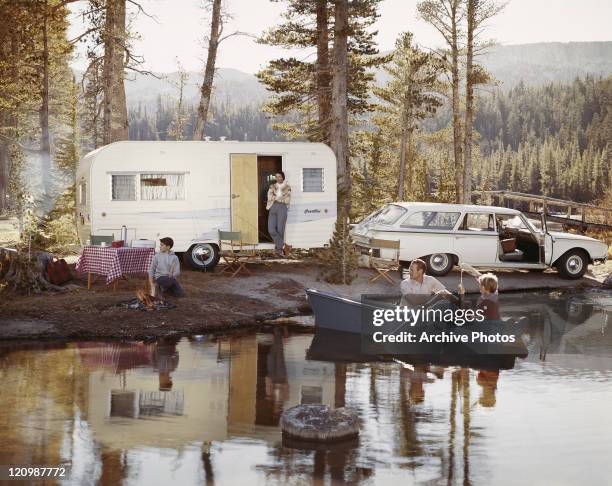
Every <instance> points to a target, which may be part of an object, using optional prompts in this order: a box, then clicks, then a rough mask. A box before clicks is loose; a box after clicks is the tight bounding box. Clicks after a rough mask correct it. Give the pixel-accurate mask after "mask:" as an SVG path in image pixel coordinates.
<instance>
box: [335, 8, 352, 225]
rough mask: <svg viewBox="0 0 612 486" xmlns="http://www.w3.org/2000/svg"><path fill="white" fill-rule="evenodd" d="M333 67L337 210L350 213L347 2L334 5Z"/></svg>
mask: <svg viewBox="0 0 612 486" xmlns="http://www.w3.org/2000/svg"><path fill="white" fill-rule="evenodd" d="M334 5H335V8H334V17H335V21H334V49H333V57H334V65H333V70H332V96H331V99H332V124H331V127H330V128H331V130H330V146H331V148H332V150H333V151H334V154H335V155H336V164H337V176H338V209H341V208H344V209H345V211H346V212H347V214H348V212H349V210H350V205H351V202H350V192H351V174H350V169H349V154H348V108H347V102H348V99H347V98H348V96H347V82H348V80H347V78H348V0H335V2H334Z"/></svg>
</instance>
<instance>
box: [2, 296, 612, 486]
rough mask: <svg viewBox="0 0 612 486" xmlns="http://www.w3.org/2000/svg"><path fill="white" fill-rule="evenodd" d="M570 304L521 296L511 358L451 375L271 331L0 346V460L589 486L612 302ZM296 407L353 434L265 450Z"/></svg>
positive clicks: (102, 475) (604, 424)
mask: <svg viewBox="0 0 612 486" xmlns="http://www.w3.org/2000/svg"><path fill="white" fill-rule="evenodd" d="M579 297H580V299H578V300H575V301H574V302H573V303H572V304H571V305H570V306H568V305H566V304H564V305H563V306H562V305H561V304H560V303H559V302H558V301H556V300H554V296H553V297H549V298H548V299H549V300H551V302H546V303H545V305H542V302H543V301H542V299H540V300H539V301H536V302H535V303H533V306H532V303H531V302H526V301H524V302H523V303H522V305H523V309H517V312H518V311H520V310H522V311H523V312H525V311H533V312H536V311H537V312H540V315H539V317H538V318H537V319H536V318H533V319H532V321H531V326H530V329H529V336H528V337H529V356H527V357H526V358H525V359H522V358H515V357H510V358H504V361H503V362H495V363H492V362H490V361H483V362H481V363H479V362H478V361H474V360H472V362H470V363H469V366H468V365H465V366H460V365H456V364H448V363H436V362H424V361H422V360H420V361H419V360H414V361H410V360H409V359H407V358H406V357H402V359H401V360H400V362H399V363H398V362H394V361H390V359H388V358H386V359H375V358H374V357H371V356H360V355H359V353H358V352H357V353H355V349H353V348H351V344H350V342H349V341H348V340H347V339H341V340H339V339H337V338H333V337H329V336H323V339H322V336H321V335H317V336H314V338H313V336H312V335H306V334H297V335H292V334H289V333H288V332H287V331H286V330H284V329H280V328H279V329H276V330H274V332H271V333H266V334H244V335H232V336H219V337H214V336H203V337H197V338H191V339H182V340H176V339H166V340H162V341H159V342H157V343H142V342H132V343H118V342H109V343H103V342H79V343H68V344H65V343H64V344H48V345H44V346H40V345H38V346H34V345H31V344H28V345H21V346H15V345H12V344H11V345H5V346H1V347H0V379H1V380H2V383H3V385H4V388H3V393H2V394H1V396H0V406H1V407H0V440H1V441H2V444H3V447H2V448H1V449H0V463H1V464H10V463H26V464H59V463H61V462H63V461H66V462H70V463H72V464H73V476H72V478H71V479H70V480H69V481H66V482H67V483H68V484H78V485H82V484H109V485H111V484H112V485H115V484H122V483H123V484H146V485H156V484H164V485H165V484H181V485H189V484H243V483H254V482H257V483H261V484H263V483H264V482H265V483H273V484H304V483H308V484H311V483H314V484H358V483H367V484H397V483H398V482H400V481H401V482H407V483H424V484H451V485H454V484H517V483H525V482H533V481H537V482H539V483H546V484H559V483H564V484H569V483H577V482H579V481H584V479H585V478H588V480H589V481H590V482H592V483H605V482H606V481H607V478H608V474H607V472H606V471H608V470H609V469H608V457H609V455H610V454H611V453H612V445H610V442H609V436H610V434H612V422H611V421H610V420H609V418H608V415H609V413H608V403H609V401H610V400H612V382H611V381H610V378H612V339H611V337H610V336H611V334H612V332H611V331H610V328H609V326H608V319H609V314H610V308H609V307H607V306H608V305H609V302H610V301H612V296H611V295H610V294H593V295H590V296H587V297H588V299H587V298H585V297H584V296H579ZM538 302H539V304H540V305H539V306H538V305H536V304H538ZM506 309H507V310H508V309H509V310H508V311H509V312H512V308H511V307H507V308H506ZM299 403H325V404H328V405H331V406H344V405H346V406H350V407H353V408H355V409H357V410H358V412H359V415H360V417H361V420H362V423H363V428H362V433H361V435H360V438H359V439H358V440H357V441H353V442H351V443H347V444H338V445H335V446H333V447H329V446H320V445H319V446H317V445H315V444H302V443H295V442H291V441H286V440H285V441H283V439H282V437H281V433H280V431H279V427H278V423H279V418H280V414H281V413H282V411H283V410H285V409H287V408H289V407H291V406H293V405H296V404H299ZM518 465H520V467H519V466H518Z"/></svg>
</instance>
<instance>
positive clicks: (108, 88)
mask: <svg viewBox="0 0 612 486" xmlns="http://www.w3.org/2000/svg"><path fill="white" fill-rule="evenodd" d="M125 1H126V0H107V5H106V23H105V26H104V66H103V74H102V90H103V93H104V129H103V134H102V140H103V143H104V145H106V144H109V143H112V142H116V141H118V140H127V139H128V121H127V104H126V99H125V86H124V84H123V75H124V68H125V39H126V32H125Z"/></svg>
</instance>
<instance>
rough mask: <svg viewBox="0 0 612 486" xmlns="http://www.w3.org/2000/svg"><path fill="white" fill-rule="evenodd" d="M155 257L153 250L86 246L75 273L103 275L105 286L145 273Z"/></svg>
mask: <svg viewBox="0 0 612 486" xmlns="http://www.w3.org/2000/svg"><path fill="white" fill-rule="evenodd" d="M154 255H155V250H154V249H153V248H129V247H123V248H112V247H110V246H93V245H91V246H86V247H84V248H83V252H82V253H81V256H80V257H79V260H78V261H77V264H76V267H75V269H76V271H77V272H81V273H95V274H96V275H105V276H106V284H107V285H108V284H110V283H112V282H113V281H115V280H117V279H118V278H120V277H121V276H122V275H125V274H128V273H146V272H148V271H149V266H150V265H151V261H152V260H153V256H154Z"/></svg>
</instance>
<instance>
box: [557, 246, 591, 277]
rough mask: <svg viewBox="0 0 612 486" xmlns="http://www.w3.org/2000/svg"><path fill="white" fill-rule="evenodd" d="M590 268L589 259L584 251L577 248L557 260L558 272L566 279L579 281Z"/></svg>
mask: <svg viewBox="0 0 612 486" xmlns="http://www.w3.org/2000/svg"><path fill="white" fill-rule="evenodd" d="M588 266H589V259H588V257H587V255H586V254H585V252H584V250H581V249H579V248H576V249H574V250H570V251H568V252H566V253H565V254H563V256H562V257H561V258H559V260H557V264H556V267H557V270H559V273H560V274H561V276H563V277H565V278H571V279H577V278H580V277H582V276H583V275H584V274H585V273H586V271H587V268H588Z"/></svg>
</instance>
